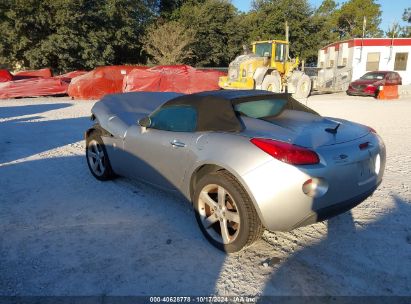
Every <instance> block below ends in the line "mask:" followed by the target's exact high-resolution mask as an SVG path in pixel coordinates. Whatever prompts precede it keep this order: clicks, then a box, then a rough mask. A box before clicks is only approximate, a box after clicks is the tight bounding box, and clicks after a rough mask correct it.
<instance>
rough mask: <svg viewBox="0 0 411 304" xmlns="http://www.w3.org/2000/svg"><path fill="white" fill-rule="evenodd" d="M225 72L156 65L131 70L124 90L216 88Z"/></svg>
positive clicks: (190, 91)
mask: <svg viewBox="0 0 411 304" xmlns="http://www.w3.org/2000/svg"><path fill="white" fill-rule="evenodd" d="M225 75H226V74H225V73H223V72H220V71H216V70H198V69H195V68H193V67H191V66H188V65H168V66H157V67H153V68H150V69H147V70H143V71H141V70H140V71H137V70H134V71H132V72H131V73H130V74H129V75H127V77H125V78H124V84H123V91H124V92H136V91H146V92H177V93H186V94H190V93H196V92H201V91H213V90H218V89H220V87H219V86H218V78H219V77H220V76H225Z"/></svg>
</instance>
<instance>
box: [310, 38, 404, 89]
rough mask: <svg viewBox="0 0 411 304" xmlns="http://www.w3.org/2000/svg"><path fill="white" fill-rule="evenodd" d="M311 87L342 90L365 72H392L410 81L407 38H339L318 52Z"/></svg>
mask: <svg viewBox="0 0 411 304" xmlns="http://www.w3.org/2000/svg"><path fill="white" fill-rule="evenodd" d="M317 67H318V68H319V70H318V77H315V79H314V89H317V90H320V91H327V90H329V91H345V90H346V89H347V87H348V84H349V83H350V82H351V81H352V80H355V79H358V78H360V77H361V76H362V75H364V74H365V73H366V72H369V71H396V72H398V73H399V74H400V75H401V78H402V82H403V84H411V38H393V39H392V38H364V39H361V38H358V39H350V40H345V41H339V42H335V43H332V44H330V45H327V46H326V47H323V48H322V49H321V50H319V51H318V63H317Z"/></svg>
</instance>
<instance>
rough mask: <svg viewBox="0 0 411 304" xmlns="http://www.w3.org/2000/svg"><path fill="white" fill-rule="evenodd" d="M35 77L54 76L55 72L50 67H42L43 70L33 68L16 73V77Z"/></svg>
mask: <svg viewBox="0 0 411 304" xmlns="http://www.w3.org/2000/svg"><path fill="white" fill-rule="evenodd" d="M33 77H42V78H50V77H53V73H52V72H51V70H50V69H41V70H33V71H21V72H17V73H14V79H16V80H17V79H24V78H33Z"/></svg>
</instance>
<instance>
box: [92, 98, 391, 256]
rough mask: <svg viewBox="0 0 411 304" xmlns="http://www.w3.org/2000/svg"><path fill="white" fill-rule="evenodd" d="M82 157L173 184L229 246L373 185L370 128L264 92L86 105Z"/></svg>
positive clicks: (376, 179) (316, 214)
mask: <svg viewBox="0 0 411 304" xmlns="http://www.w3.org/2000/svg"><path fill="white" fill-rule="evenodd" d="M92 120H94V125H93V126H92V127H91V128H90V129H88V130H87V131H86V134H85V136H86V144H87V147H86V158H87V162H88V166H89V168H90V171H91V173H92V174H93V175H94V176H95V177H96V178H97V179H99V180H109V179H111V178H113V177H115V176H117V175H121V176H127V177H132V178H137V179H140V180H142V181H144V182H148V183H150V184H153V185H156V186H158V187H161V188H164V189H168V190H173V191H178V192H180V193H181V194H182V195H183V196H184V197H185V198H186V199H187V200H189V201H190V202H192V204H193V206H194V209H195V215H196V218H197V222H198V224H199V227H200V229H201V231H202V232H203V234H204V236H205V237H206V238H207V239H208V240H209V241H210V242H211V243H212V244H213V245H214V246H216V247H217V248H219V249H221V250H224V251H226V252H236V251H239V250H241V249H242V248H245V247H246V246H249V245H250V244H252V243H253V242H254V241H256V240H257V239H258V238H259V237H261V235H262V233H263V231H264V229H268V230H271V231H289V230H291V229H294V228H297V227H301V226H304V225H308V224H312V223H315V222H318V221H323V220H325V219H327V218H329V217H331V216H334V215H337V214H340V213H342V212H345V211H347V210H349V209H351V208H353V207H355V206H356V205H358V204H359V203H361V202H362V201H364V200H365V199H366V198H367V197H369V196H370V195H371V194H372V193H373V192H374V190H375V189H376V188H377V187H378V185H379V184H380V183H381V180H382V176H383V173H384V167H385V146H384V143H383V141H382V140H381V138H380V137H379V136H378V135H377V134H376V132H375V131H374V130H373V129H372V128H370V127H367V126H364V125H360V124H357V123H353V122H350V121H346V120H342V119H337V118H326V117H322V116H321V115H319V114H318V113H316V112H315V111H313V110H311V109H310V108H308V107H306V106H304V105H303V104H301V103H299V102H298V101H296V100H294V99H293V98H292V97H291V96H290V95H288V94H274V93H271V92H267V91H253V90H250V91H231V90H222V91H212V92H202V93H197V94H191V95H183V94H177V93H148V92H139V93H126V94H118V95H108V96H106V97H104V98H103V99H102V100H101V101H99V102H97V103H96V104H95V105H94V107H93V108H92Z"/></svg>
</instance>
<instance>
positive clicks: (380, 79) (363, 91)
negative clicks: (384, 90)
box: [347, 71, 402, 96]
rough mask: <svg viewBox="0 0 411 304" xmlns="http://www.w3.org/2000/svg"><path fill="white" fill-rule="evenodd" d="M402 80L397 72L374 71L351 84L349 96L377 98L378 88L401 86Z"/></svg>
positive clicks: (348, 91)
mask: <svg viewBox="0 0 411 304" xmlns="http://www.w3.org/2000/svg"><path fill="white" fill-rule="evenodd" d="M401 84H402V79H401V76H400V75H399V74H398V73H397V72H390V71H374V72H368V73H366V74H364V75H363V76H362V77H361V78H360V79H357V80H355V81H353V82H351V83H350V85H349V86H348V90H347V94H348V95H363V96H376V95H377V94H378V87H379V86H384V85H401Z"/></svg>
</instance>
